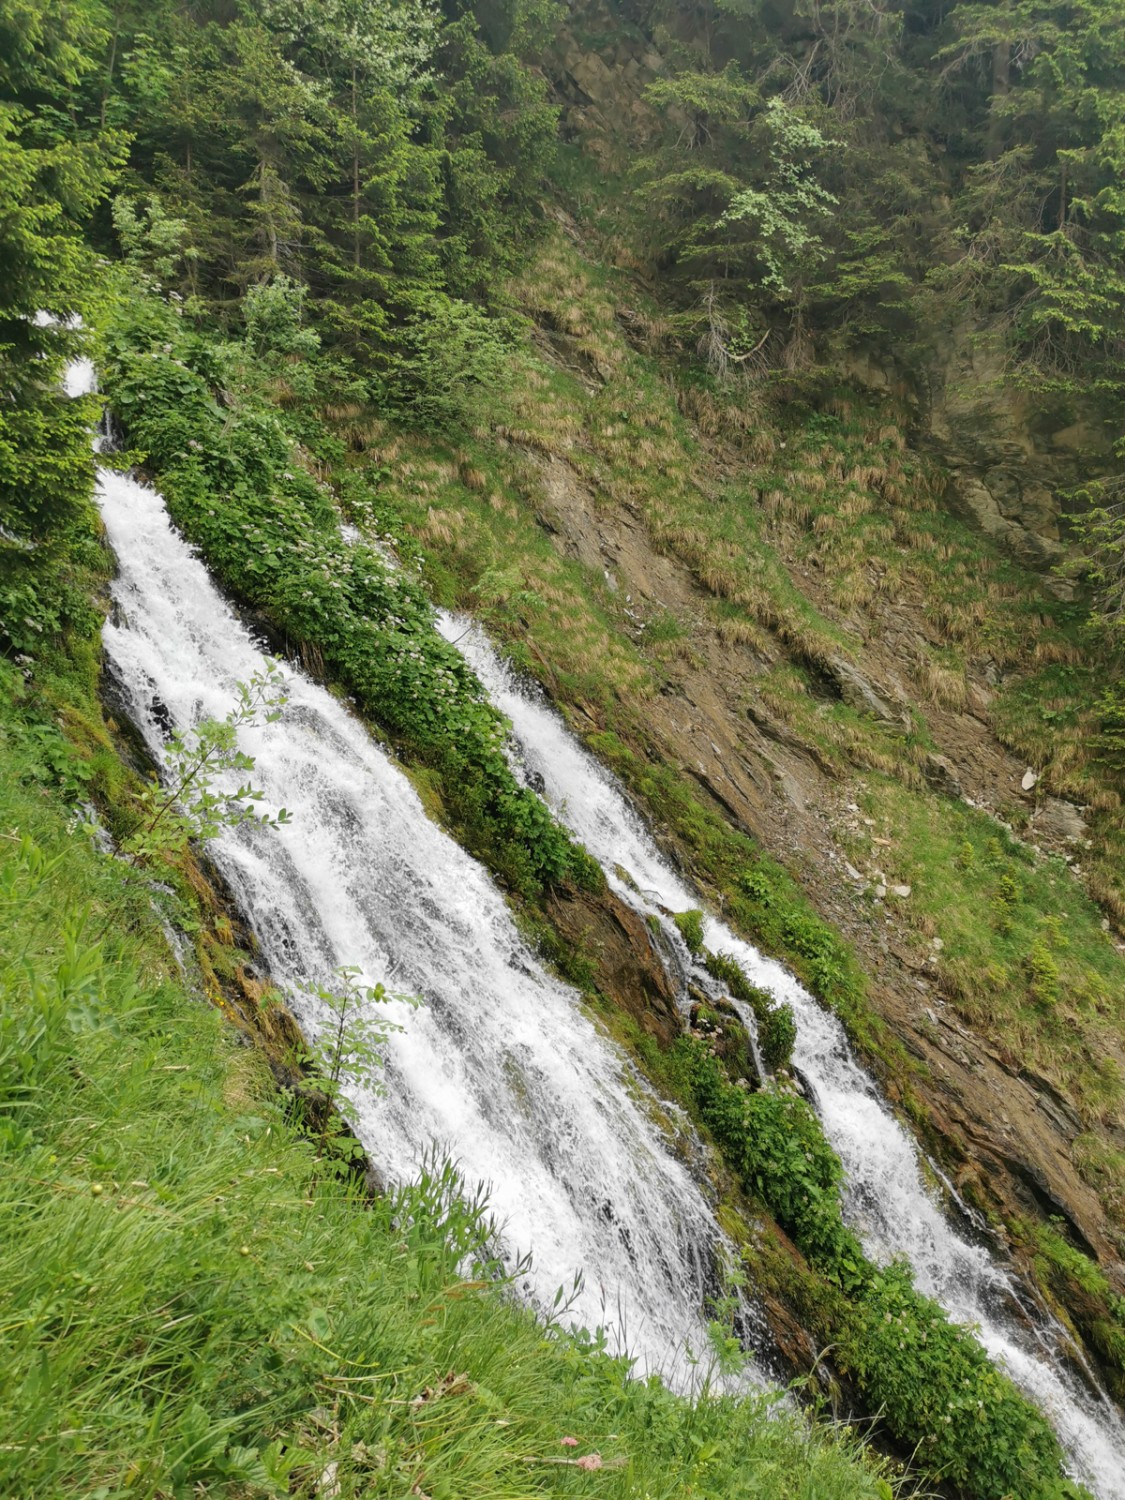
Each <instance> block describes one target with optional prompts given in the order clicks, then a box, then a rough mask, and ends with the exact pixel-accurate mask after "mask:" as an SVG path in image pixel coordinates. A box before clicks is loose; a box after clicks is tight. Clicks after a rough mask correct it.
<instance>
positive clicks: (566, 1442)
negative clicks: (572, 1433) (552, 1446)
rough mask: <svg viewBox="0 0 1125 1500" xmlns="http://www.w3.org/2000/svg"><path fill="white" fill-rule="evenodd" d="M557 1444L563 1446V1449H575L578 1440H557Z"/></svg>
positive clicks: (570, 1438)
mask: <svg viewBox="0 0 1125 1500" xmlns="http://www.w3.org/2000/svg"><path fill="white" fill-rule="evenodd" d="M559 1442H560V1443H561V1444H562V1445H563V1447H564V1448H577V1447H578V1439H577V1438H572V1437H564V1438H559Z"/></svg>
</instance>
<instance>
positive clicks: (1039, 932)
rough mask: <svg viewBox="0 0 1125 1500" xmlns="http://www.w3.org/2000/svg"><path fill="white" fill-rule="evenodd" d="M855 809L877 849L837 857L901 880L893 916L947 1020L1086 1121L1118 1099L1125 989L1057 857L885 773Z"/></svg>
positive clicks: (1111, 1110) (860, 846) (1116, 958)
mask: <svg viewBox="0 0 1125 1500" xmlns="http://www.w3.org/2000/svg"><path fill="white" fill-rule="evenodd" d="M867 786H868V790H867V791H866V792H865V793H864V794H863V796H862V798H861V804H860V805H861V807H862V809H863V810H864V811H865V812H866V813H867V814H868V815H869V816H871V817H872V818H873V819H874V820H875V823H876V828H875V829H874V830H872V831H873V832H875V833H876V834H877V835H882V836H885V837H886V838H887V839H888V840H889V841H890V842H889V845H886V846H879V847H875V848H872V847H871V846H870V844H869V842H868V841H867V840H860V839H858V838H857V837H853V839H852V842H851V844H850V846H849V854H850V857H851V858H852V859H853V860H856V861H859V862H860V864H861V866H862V865H864V864H867V863H873V864H877V865H878V866H879V867H880V868H881V869H882V870H883V871H884V872H885V873H886V874H887V876H888V878H889V881H890V883H891V884H904V885H909V886H910V888H911V895H910V897H909V900H908V901H906V902H903V903H902V904H901V907H900V911H901V914H902V916H903V919H904V920H905V921H907V922H908V923H909V924H910V925H911V926H913V928H914V930H915V932H916V933H917V935H918V940H919V943H920V944H921V945H926V944H928V943H930V942H931V940H932V939H933V938H935V937H936V938H938V939H939V940H940V942H941V945H942V946H941V948H940V951H939V952H938V954H937V956H936V961H935V962H934V964H933V968H934V971H935V973H936V975H937V977H938V980H939V982H940V983H941V984H942V987H943V988H944V990H945V991H946V993H947V994H948V995H949V997H950V998H951V1000H952V1002H953V1004H954V1005H955V1007H956V1008H957V1010H958V1012H959V1013H960V1014H961V1015H962V1016H963V1017H964V1019H965V1020H966V1021H968V1022H969V1023H970V1024H971V1025H972V1026H973V1028H974V1030H976V1031H977V1032H978V1033H979V1034H980V1035H982V1036H984V1037H986V1038H988V1039H989V1040H991V1041H992V1042H994V1043H995V1044H997V1045H999V1046H1000V1047H1001V1048H1002V1049H1003V1050H1004V1051H1005V1052H1006V1053H1008V1054H1009V1055H1010V1056H1011V1057H1013V1058H1018V1059H1019V1062H1020V1064H1021V1065H1023V1066H1030V1067H1032V1068H1035V1069H1036V1070H1037V1071H1039V1072H1042V1073H1043V1074H1045V1075H1046V1076H1047V1077H1048V1078H1050V1079H1051V1080H1052V1081H1053V1082H1054V1083H1055V1084H1056V1086H1057V1087H1059V1088H1060V1089H1061V1090H1062V1091H1063V1093H1064V1094H1065V1095H1066V1096H1067V1097H1068V1098H1070V1099H1072V1100H1073V1101H1074V1102H1075V1103H1076V1104H1077V1105H1078V1107H1079V1108H1080V1109H1081V1110H1082V1111H1083V1113H1084V1114H1085V1115H1086V1117H1087V1119H1088V1120H1090V1121H1096V1120H1099V1119H1106V1120H1110V1119H1112V1118H1113V1117H1114V1116H1115V1115H1116V1113H1117V1111H1118V1110H1119V1109H1120V1108H1121V1104H1122V1100H1123V1098H1125V1086H1123V1080H1122V1077H1121V1073H1120V1070H1119V1068H1118V1066H1117V1064H1116V1063H1115V1061H1114V1057H1113V1053H1114V1051H1115V1050H1116V1048H1117V1046H1118V1040H1117V1039H1118V1038H1119V1037H1120V1033H1121V1025H1122V1020H1123V1017H1125V992H1123V990H1122V985H1121V974H1122V964H1121V958H1120V955H1119V954H1118V953H1117V951H1116V949H1115V947H1114V944H1113V941H1112V939H1111V937H1110V935H1109V934H1108V933H1107V932H1104V931H1103V930H1102V917H1101V913H1100V911H1099V910H1098V908H1097V907H1096V906H1095V905H1094V903H1093V902H1092V901H1091V900H1090V898H1089V897H1088V896H1087V895H1086V893H1085V892H1084V891H1083V889H1082V887H1081V885H1080V884H1079V883H1078V881H1076V880H1075V879H1074V877H1073V876H1072V875H1071V874H1070V872H1069V870H1068V869H1067V867H1066V865H1065V864H1064V863H1063V861H1062V860H1061V859H1054V858H1038V857H1036V856H1035V855H1034V854H1033V852H1032V851H1031V850H1030V848H1028V846H1026V845H1024V844H1021V843H1019V842H1018V841H1017V840H1016V839H1015V838H1013V837H1012V835H1010V834H1008V833H1007V832H1006V831H1005V830H1004V829H1003V828H1001V827H1000V826H999V825H998V824H997V823H996V822H995V821H994V820H993V819H991V818H990V817H988V816H987V815H986V814H984V813H982V812H979V811H977V810H976V809H974V808H971V807H968V806H966V805H964V804H963V803H955V802H951V801H949V800H948V799H946V798H940V797H937V796H935V795H934V794H933V793H930V792H924V791H923V792H920V791H916V790H908V789H906V788H904V787H902V786H900V785H898V784H897V783H895V782H893V781H891V780H889V779H887V778H884V777H875V776H871V777H869V778H868V779H867Z"/></svg>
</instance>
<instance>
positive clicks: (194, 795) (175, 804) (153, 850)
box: [128, 664, 289, 864]
mask: <svg viewBox="0 0 1125 1500" xmlns="http://www.w3.org/2000/svg"><path fill="white" fill-rule="evenodd" d="M236 692H237V699H238V701H237V703H236V704H235V706H234V707H233V708H232V709H231V710H230V712H229V713H228V714H227V715H226V717H225V718H223V719H203V720H202V721H201V722H200V723H199V724H197V725H196V726H195V727H194V729H192V730H190V731H188V732H186V733H184V732H181V731H179V730H177V731H176V732H175V733H173V735H172V736H171V738H170V740H169V742H168V745H167V747H166V749H165V752H164V755H165V767H164V783H165V784H164V785H163V786H162V785H160V783H159V782H156V783H150V784H149V785H148V786H147V787H146V788H145V790H144V791H143V792H142V793H141V796H140V798H139V812H140V820H141V826H140V827H139V829H138V830H137V832H136V833H134V834H133V836H132V837H131V838H130V840H129V842H128V851H129V857H130V859H131V861H132V863H133V864H138V863H140V862H142V861H150V860H154V859H157V858H160V857H167V856H168V855H170V854H179V853H181V852H182V851H183V849H184V847H185V846H186V844H187V843H188V841H189V840H195V841H198V842H200V843H205V842H206V841H207V840H208V839H213V838H215V837H216V836H217V835H218V833H219V832H220V830H222V829H223V828H238V827H240V826H241V825H242V824H243V823H260V824H263V825H265V826H267V827H270V828H276V827H278V826H280V825H281V824H282V823H287V822H288V821H289V814H288V813H287V812H286V810H285V808H283V807H282V808H280V809H279V810H278V811H277V812H276V813H270V812H264V811H260V810H259V808H258V804H259V803H260V802H261V800H262V795H263V794H262V793H261V792H260V791H258V790H256V789H255V787H254V786H253V785H252V784H251V783H250V782H248V781H246V782H243V783H242V784H241V785H240V786H238V787H237V788H233V789H231V788H229V787H223V786H216V783H217V782H219V781H220V780H221V779H222V778H224V777H225V778H227V779H228V781H229V778H230V775H231V773H233V772H236V771H237V772H238V773H239V774H243V773H245V772H248V771H253V769H254V760H253V757H252V756H249V755H247V754H246V753H245V751H243V750H240V749H239V747H238V732H239V730H240V729H245V728H248V727H250V726H251V725H254V724H273V723H276V721H277V720H278V719H279V718H280V717H281V710H282V709H283V707H284V706H285V704H286V703H287V702H288V701H289V699H288V696H287V694H286V692H285V687H284V678H283V676H282V673H281V671H280V669H279V668H278V667H277V666H276V665H275V664H271V665H270V667H269V669H268V671H266V672H256V673H255V674H254V676H253V677H252V678H251V679H250V681H249V682H248V683H247V682H240V683H238V684H237V687H236Z"/></svg>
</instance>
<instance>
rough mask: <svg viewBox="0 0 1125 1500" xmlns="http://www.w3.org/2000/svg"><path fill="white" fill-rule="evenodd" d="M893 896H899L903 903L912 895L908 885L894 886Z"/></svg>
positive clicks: (892, 887)
mask: <svg viewBox="0 0 1125 1500" xmlns="http://www.w3.org/2000/svg"><path fill="white" fill-rule="evenodd" d="M891 895H892V896H897V897H898V898H899V899H900V900H901V901H905V900H906V898H907V896H909V895H910V887H909V886H908V885H892V886H891Z"/></svg>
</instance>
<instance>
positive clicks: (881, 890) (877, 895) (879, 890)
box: [875, 885, 887, 901]
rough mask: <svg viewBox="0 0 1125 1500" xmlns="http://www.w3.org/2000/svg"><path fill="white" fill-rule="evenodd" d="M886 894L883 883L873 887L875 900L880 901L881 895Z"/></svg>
mask: <svg viewBox="0 0 1125 1500" xmlns="http://www.w3.org/2000/svg"><path fill="white" fill-rule="evenodd" d="M886 894H887V887H886V886H885V885H877V886H876V887H875V899H876V901H882V899H883V897H884V896H885V895H886Z"/></svg>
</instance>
